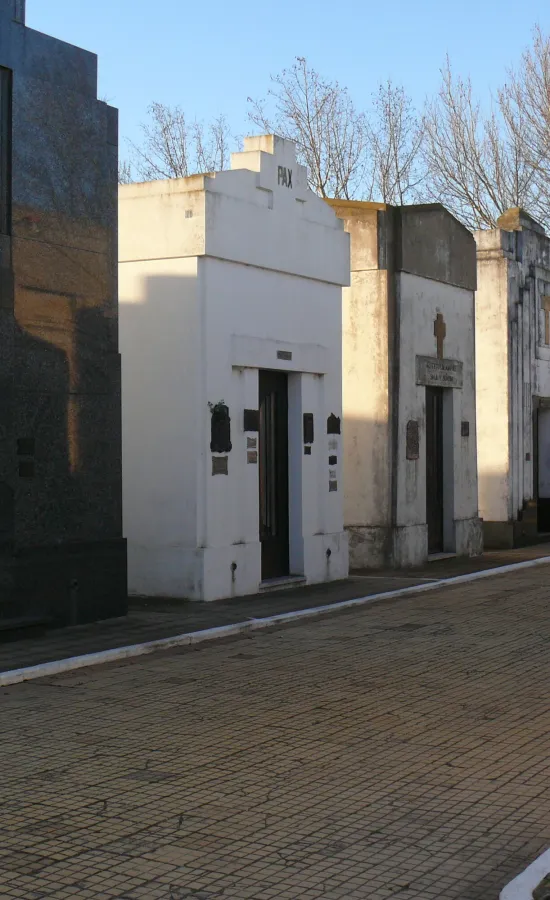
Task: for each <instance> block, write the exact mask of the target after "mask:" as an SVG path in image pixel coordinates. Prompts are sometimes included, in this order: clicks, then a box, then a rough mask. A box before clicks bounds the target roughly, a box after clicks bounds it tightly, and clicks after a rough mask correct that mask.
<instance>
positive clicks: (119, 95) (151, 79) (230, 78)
mask: <svg viewBox="0 0 550 900" xmlns="http://www.w3.org/2000/svg"><path fill="white" fill-rule="evenodd" d="M536 23H539V24H540V25H541V26H542V28H543V29H544V30H548V29H549V28H550V6H549V4H548V0H523V2H522V3H521V4H517V2H516V0H458V2H455V3H452V4H451V3H449V2H448V0H447V2H445V0H416V2H413V0H393V2H387V0H362V2H355V0H352V2H350V0H348V2H343V3H342V2H341V3H328V2H326V0H317V2H314V0H305V2H303V0H302V2H301V3H300V2H292V3H291V2H288V0H280V2H278V3H265V4H263V5H262V3H260V2H258V0H255V2H252V0H240V2H238V3H236V4H235V6H233V5H232V4H228V3H227V2H225V3H222V2H220V0H210V3H208V4H200V3H192V2H191V3H190V2H183V0H156V2H151V0H27V24H28V25H29V26H30V27H31V28H36V29H38V30H39V31H45V32H47V33H48V34H52V35H54V36H55V37H59V38H62V39H63V40H66V41H69V42H70V43H73V44H77V45H79V46H81V47H85V48H86V49H88V50H92V51H94V52H95V53H97V54H98V55H99V72H100V84H99V95H100V97H102V98H103V99H106V100H108V101H109V102H110V103H112V104H113V105H115V106H117V107H118V108H119V110H120V125H121V145H122V146H121V155H123V156H124V155H125V146H124V139H125V138H132V139H136V138H138V137H139V124H140V122H142V121H144V119H145V118H146V110H147V106H148V105H149V104H150V103H151V102H153V101H156V100H158V101H162V102H165V103H170V104H176V103H178V104H180V105H181V106H182V107H183V108H184V109H185V110H186V112H187V113H188V115H189V116H190V117H195V116H196V117H198V118H200V119H204V120H208V119H210V118H212V117H214V116H215V115H218V114H219V113H224V114H225V115H226V116H227V118H228V120H229V121H230V123H231V126H232V129H233V131H234V133H242V132H246V131H248V130H250V128H249V127H248V126H247V118H246V109H247V104H246V99H247V97H248V96H254V97H258V96H260V97H261V96H263V95H264V94H265V93H266V91H267V88H268V86H269V75H270V73H272V72H278V71H280V70H281V69H282V68H284V67H285V66H289V65H290V64H291V63H292V60H293V58H294V57H295V56H298V55H299V56H305V57H306V58H307V59H308V61H309V62H310V63H311V64H312V65H313V66H314V67H315V68H317V69H318V70H319V71H320V72H321V73H322V74H323V75H325V76H326V77H329V78H337V79H338V80H339V81H340V83H341V84H345V85H346V86H347V87H348V88H349V90H350V92H351V94H352V96H353V97H354V99H355V100H356V102H357V103H358V104H361V103H364V100H363V98H365V99H366V100H367V102H368V100H369V98H370V96H371V94H372V92H373V91H374V90H375V88H376V85H377V83H378V82H379V81H381V80H384V79H386V78H387V77H388V76H391V78H392V79H393V80H394V81H395V82H397V83H400V84H403V85H404V86H405V87H406V88H407V90H408V92H409V93H410V94H411V95H412V97H413V99H414V101H415V102H416V103H417V104H419V105H420V104H421V103H422V101H423V99H424V97H425V96H426V95H427V94H430V93H431V92H433V91H434V90H435V89H436V87H437V82H438V72H439V68H440V66H441V65H442V63H443V61H444V59H445V54H446V53H449V54H450V57H451V61H452V63H453V67H454V68H455V70H456V71H459V72H461V73H462V74H470V75H471V76H472V79H473V81H474V83H475V85H476V88H477V91H478V92H479V94H480V95H481V96H489V93H490V90H491V89H493V90H494V89H495V88H496V87H497V86H498V84H499V82H500V81H501V80H502V78H503V77H504V74H505V70H506V67H507V66H508V65H510V64H511V63H514V62H516V61H517V60H518V58H519V56H520V54H521V51H522V49H523V47H524V46H525V45H526V44H527V43H528V42H529V40H530V35H531V31H532V28H533V26H534V25H535V24H536ZM365 105H366V104H365Z"/></svg>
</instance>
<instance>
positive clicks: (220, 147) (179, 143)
mask: <svg viewBox="0 0 550 900" xmlns="http://www.w3.org/2000/svg"><path fill="white" fill-rule="evenodd" d="M142 132H143V143H142V144H141V145H136V144H131V145H130V147H131V153H132V164H133V167H134V168H135V171H136V173H137V176H138V177H139V178H140V179H142V180H143V181H154V180H156V179H161V178H186V177H187V176H188V175H193V174H196V173H203V172H216V171H220V170H222V169H225V168H227V165H228V162H229V153H230V151H229V143H230V135H229V127H228V124H227V122H226V120H225V118H224V117H223V116H218V118H216V119H214V120H213V121H212V122H210V123H209V124H207V125H205V124H204V123H202V122H197V121H196V120H195V121H192V122H189V121H188V119H187V117H186V115H185V113H184V111H183V110H182V109H181V107H179V106H174V107H170V106H166V105H165V104H163V103H153V104H152V105H151V106H150V107H149V121H148V122H147V123H146V124H144V125H142ZM130 173H131V168H130V167H128V165H127V164H126V168H122V169H121V175H122V176H123V177H127V176H128V175H129V176H130V177H131V174H130Z"/></svg>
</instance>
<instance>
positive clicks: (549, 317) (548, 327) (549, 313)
mask: <svg viewBox="0 0 550 900" xmlns="http://www.w3.org/2000/svg"><path fill="white" fill-rule="evenodd" d="M542 308H543V310H544V343H545V344H550V297H543V298H542Z"/></svg>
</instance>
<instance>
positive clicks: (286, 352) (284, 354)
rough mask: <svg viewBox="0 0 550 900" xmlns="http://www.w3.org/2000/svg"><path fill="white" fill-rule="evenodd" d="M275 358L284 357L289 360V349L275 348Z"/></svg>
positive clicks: (290, 356) (290, 357) (290, 355)
mask: <svg viewBox="0 0 550 900" xmlns="http://www.w3.org/2000/svg"><path fill="white" fill-rule="evenodd" d="M277 359H286V360H288V361H289V362H290V360H291V359H292V353H291V352H290V350H277Z"/></svg>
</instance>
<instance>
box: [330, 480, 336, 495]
mask: <svg viewBox="0 0 550 900" xmlns="http://www.w3.org/2000/svg"><path fill="white" fill-rule="evenodd" d="M328 490H329V494H331V493H332V492H333V491H337V490H338V482H337V481H329V483H328Z"/></svg>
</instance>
